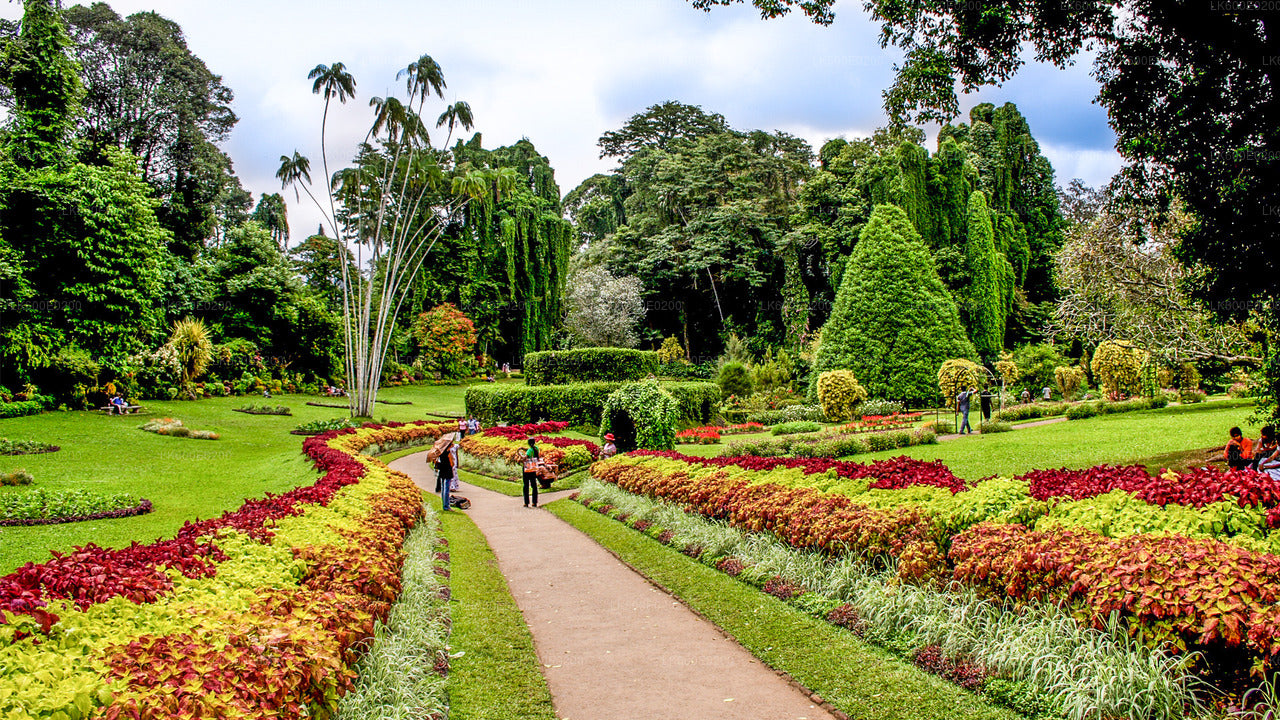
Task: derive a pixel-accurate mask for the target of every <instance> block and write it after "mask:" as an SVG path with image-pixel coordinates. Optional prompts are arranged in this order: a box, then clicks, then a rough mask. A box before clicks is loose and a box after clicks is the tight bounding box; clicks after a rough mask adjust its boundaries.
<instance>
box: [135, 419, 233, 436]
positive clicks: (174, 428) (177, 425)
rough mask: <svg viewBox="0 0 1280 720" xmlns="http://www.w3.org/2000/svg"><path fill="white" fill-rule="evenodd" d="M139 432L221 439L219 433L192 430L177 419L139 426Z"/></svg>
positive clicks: (160, 420) (156, 420)
mask: <svg viewBox="0 0 1280 720" xmlns="http://www.w3.org/2000/svg"><path fill="white" fill-rule="evenodd" d="M138 429H139V430H143V431H145V432H150V433H155V434H157V435H168V436H169V437H182V438H191V439H193V440H218V439H220V438H221V436H220V435H218V433H216V432H213V431H212V430H192V429H191V428H189V427H187V426H186V425H183V424H182V421H181V420H178V419H176V418H157V419H155V420H149V421H147V422H145V423H143V424H141V425H139V426H138Z"/></svg>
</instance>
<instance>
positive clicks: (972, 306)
mask: <svg viewBox="0 0 1280 720" xmlns="http://www.w3.org/2000/svg"><path fill="white" fill-rule="evenodd" d="M968 236H969V237H968V240H967V241H966V242H965V261H966V262H967V263H968V266H969V285H968V287H966V288H965V292H964V297H965V308H966V309H967V310H968V313H967V315H968V317H969V336H970V337H971V338H972V339H973V344H974V347H975V348H977V350H978V355H980V356H982V357H983V358H984V359H986V360H988V361H992V360H994V359H995V358H996V356H998V355H999V354H1000V350H1001V349H1003V348H1004V316H1005V297H1006V292H1005V290H1006V288H1005V287H1003V286H1004V285H1005V280H1006V278H1005V277H1003V276H1002V273H1001V270H1002V267H1001V265H1000V261H1001V260H1003V259H1004V257H1003V256H1001V255H998V254H997V253H996V245H995V233H994V231H993V230H992V228H991V214H990V213H989V212H988V211H987V198H986V195H984V194H983V193H982V191H981V190H975V191H974V193H973V194H972V195H970V196H969V232H968ZM1007 263H1008V261H1005V264H1007ZM1009 290H1012V288H1009Z"/></svg>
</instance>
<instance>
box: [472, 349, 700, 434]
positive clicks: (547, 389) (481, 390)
mask: <svg viewBox="0 0 1280 720" xmlns="http://www.w3.org/2000/svg"><path fill="white" fill-rule="evenodd" d="M655 355H656V353H655ZM526 357H527V356H526ZM625 384H626V383H620V382H613V383H606V382H596V383H574V384H572V385H537V386H533V387H530V386H527V385H525V386H521V385H510V386H501V385H499V386H493V385H477V386H475V387H471V388H468V389H467V396H466V403H467V415H474V416H476V418H478V419H479V420H480V422H482V423H484V424H485V425H492V424H495V423H497V422H499V421H504V422H508V423H511V424H513V425H516V424H524V423H531V422H537V421H539V420H557V421H564V422H567V423H569V424H570V425H599V423H600V413H601V411H602V410H603V409H604V403H605V400H606V399H607V398H608V397H609V394H610V393H612V392H613V391H615V390H617V389H618V388H620V387H622V386H623V385H625ZM659 384H660V385H661V386H662V389H663V390H666V391H667V392H669V393H671V395H672V396H673V397H675V399H676V402H677V403H679V407H678V412H679V415H680V422H682V423H687V424H695V425H705V424H707V423H708V422H710V421H711V413H712V412H713V411H714V410H715V407H716V404H717V403H719V402H720V388H719V387H718V386H717V385H716V384H715V383H709V382H664V383H659Z"/></svg>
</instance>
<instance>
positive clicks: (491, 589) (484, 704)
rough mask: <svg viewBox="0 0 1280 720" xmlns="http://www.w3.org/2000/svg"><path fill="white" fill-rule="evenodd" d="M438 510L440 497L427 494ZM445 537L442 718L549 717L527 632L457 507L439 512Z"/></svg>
mask: <svg viewBox="0 0 1280 720" xmlns="http://www.w3.org/2000/svg"><path fill="white" fill-rule="evenodd" d="M428 502H430V503H432V506H433V507H435V508H436V509H437V510H438V509H439V507H440V498H439V497H435V498H429V499H428ZM440 522H441V528H442V533H443V535H444V536H445V537H447V538H448V539H449V547H448V550H449V568H450V571H451V576H450V578H449V585H450V587H451V589H452V593H453V601H452V602H451V603H450V608H451V610H450V611H451V614H452V617H453V636H452V638H451V640H450V646H451V648H452V652H453V653H462V654H461V655H460V656H459V657H457V658H455V659H454V660H453V661H452V667H451V669H450V673H449V706H450V710H449V717H450V718H453V719H454V720H482V719H488V718H492V719H493V720H510V719H511V718H522V719H523V718H531V719H532V720H541V719H543V718H545V719H546V720H554V718H555V717H556V714H555V710H554V708H553V707H552V704H551V693H550V691H548V690H547V683H546V680H545V679H544V678H543V677H542V672H541V666H540V665H539V662H538V655H537V653H536V652H535V651H534V648H533V638H532V636H531V635H530V634H529V628H528V627H527V626H526V625H525V623H524V616H523V615H522V614H521V613H520V608H519V607H518V606H517V605H516V602H515V600H514V599H513V598H512V597H511V592H510V591H509V590H508V588H507V581H506V578H504V577H503V576H502V573H501V571H499V570H498V561H497V558H495V557H494V555H493V551H492V550H490V549H489V544H488V543H487V542H485V539H484V535H482V534H481V533H480V530H479V528H477V527H476V525H475V523H473V522H471V519H470V518H468V517H467V516H466V515H465V514H464V513H461V512H456V511H455V512H449V513H440Z"/></svg>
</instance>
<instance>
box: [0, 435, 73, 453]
mask: <svg viewBox="0 0 1280 720" xmlns="http://www.w3.org/2000/svg"><path fill="white" fill-rule="evenodd" d="M60 449H61V448H59V447H58V446H57V445H50V444H49V443H42V442H37V441H35V440H10V439H9V438H0V455H39V454H41V453H51V452H57V451H58V450H60Z"/></svg>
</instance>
